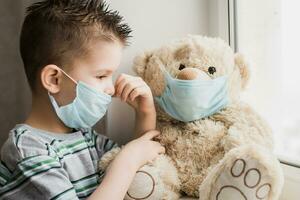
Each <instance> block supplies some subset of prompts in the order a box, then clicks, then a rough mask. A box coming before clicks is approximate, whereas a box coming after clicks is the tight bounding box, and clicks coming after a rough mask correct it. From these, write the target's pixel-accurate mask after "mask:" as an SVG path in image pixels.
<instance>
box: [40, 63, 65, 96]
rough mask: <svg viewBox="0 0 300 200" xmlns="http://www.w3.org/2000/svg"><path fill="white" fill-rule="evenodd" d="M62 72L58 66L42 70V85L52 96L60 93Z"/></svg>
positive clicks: (50, 66) (47, 66)
mask: <svg viewBox="0 0 300 200" xmlns="http://www.w3.org/2000/svg"><path fill="white" fill-rule="evenodd" d="M62 76H63V74H62V72H61V70H60V68H59V67H57V66H56V65H46V66H45V67H43V69H42V70H41V76H40V78H41V84H42V87H43V88H45V89H46V90H47V91H49V92H50V93H52V94H55V93H58V92H59V91H60V82H61V79H62Z"/></svg>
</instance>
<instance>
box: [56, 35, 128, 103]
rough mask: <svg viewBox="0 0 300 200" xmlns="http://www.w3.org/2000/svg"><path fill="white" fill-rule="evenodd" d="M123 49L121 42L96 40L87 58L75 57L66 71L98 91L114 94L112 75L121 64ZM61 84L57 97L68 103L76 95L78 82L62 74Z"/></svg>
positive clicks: (60, 101) (61, 101) (58, 99)
mask: <svg viewBox="0 0 300 200" xmlns="http://www.w3.org/2000/svg"><path fill="white" fill-rule="evenodd" d="M122 49H123V46H122V45H121V44H120V43H119V42H104V41H98V42H95V43H94V44H93V46H91V47H90V49H89V53H88V55H87V56H86V57H85V58H80V59H76V58H75V60H74V63H73V65H72V66H71V67H70V69H67V70H66V73H68V74H69V75H70V76H71V77H72V78H73V79H75V81H82V82H84V83H86V84H87V85H89V86H91V87H93V88H95V89H96V90H98V91H101V92H104V93H106V94H109V95H113V94H114V92H115V88H114V84H113V80H112V76H113V73H114V72H115V71H116V70H117V69H118V67H119V65H120V62H121V57H122ZM60 85H61V88H60V92H59V93H58V94H57V95H56V99H57V101H58V102H59V104H61V105H66V104H68V103H70V102H72V101H73V99H74V98H75V96H76V84H75V83H74V82H73V81H71V80H70V79H69V78H68V77H67V76H62V80H61V84H60Z"/></svg>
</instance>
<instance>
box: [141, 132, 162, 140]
mask: <svg viewBox="0 0 300 200" xmlns="http://www.w3.org/2000/svg"><path fill="white" fill-rule="evenodd" d="M159 134H160V132H159V131H157V130H152V131H148V132H147V133H145V134H144V135H143V136H142V138H143V139H146V140H151V139H153V138H154V137H156V136H158V135H159Z"/></svg>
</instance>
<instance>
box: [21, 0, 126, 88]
mask: <svg viewBox="0 0 300 200" xmlns="http://www.w3.org/2000/svg"><path fill="white" fill-rule="evenodd" d="M130 33H131V29H130V27H129V26H128V25H127V24H126V23H123V17H122V16H120V15H119V13H118V12H117V11H112V10H110V9H109V8H108V6H107V5H106V4H105V3H103V2H102V1H101V0H44V1H41V2H37V3H34V4H32V5H31V6H30V7H28V8H27V15H26V17H25V20H24V23H23V26H22V31H21V36H20V51H21V56H22V60H23V63H24V68H25V72H26V76H27V79H28V82H29V85H30V87H31V89H32V90H33V91H34V90H35V85H36V78H37V74H38V72H39V71H40V70H41V69H42V67H44V66H46V65H47V64H56V65H58V66H68V64H71V62H72V58H74V57H78V56H83V55H84V54H86V53H87V50H88V46H89V44H91V42H92V41H94V40H95V39H100V40H109V41H115V40H117V41H119V42H121V43H122V44H123V45H127V44H128V39H129V37H131V36H130Z"/></svg>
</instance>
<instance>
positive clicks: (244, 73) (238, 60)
mask: <svg viewBox="0 0 300 200" xmlns="http://www.w3.org/2000/svg"><path fill="white" fill-rule="evenodd" d="M234 63H235V66H236V67H237V68H238V69H239V71H240V75H241V80H242V88H243V89H245V87H246V85H247V83H248V81H249V78H250V69H249V64H248V63H247V62H246V60H245V58H244V56H243V55H242V54H240V53H236V54H235V55H234Z"/></svg>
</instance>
